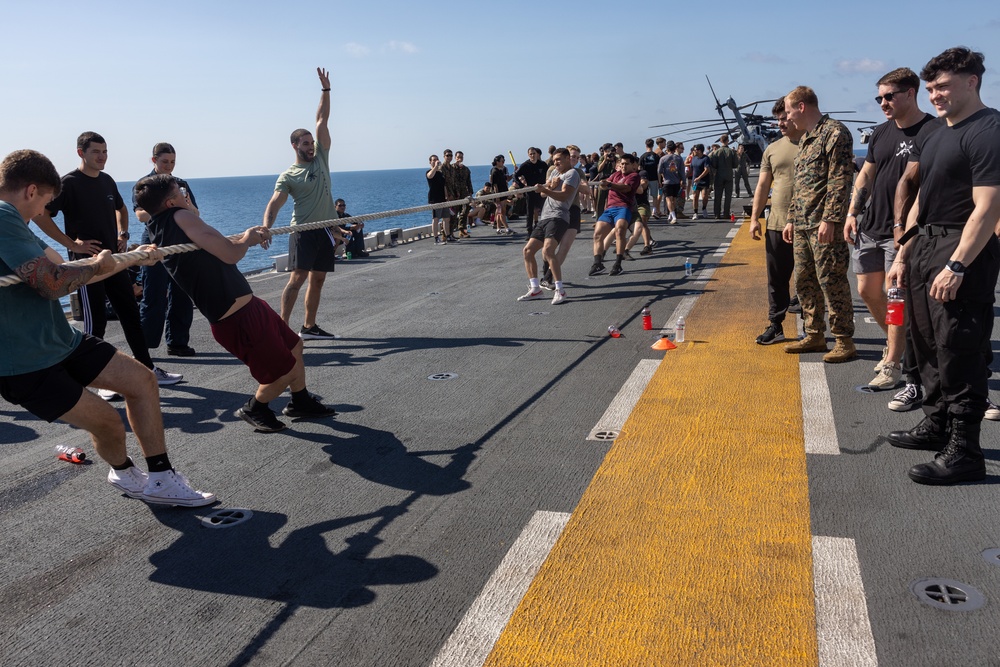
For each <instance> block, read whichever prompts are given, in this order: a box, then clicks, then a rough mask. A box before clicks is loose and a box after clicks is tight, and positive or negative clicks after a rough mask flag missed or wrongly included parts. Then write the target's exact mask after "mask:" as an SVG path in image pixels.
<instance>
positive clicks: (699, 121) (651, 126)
mask: <svg viewBox="0 0 1000 667" xmlns="http://www.w3.org/2000/svg"><path fill="white" fill-rule="evenodd" d="M718 122H720V121H718V120H716V119H715V118H702V119H701V120H686V121H684V122H682V123H663V124H661V125H650V126H649V127H650V128H654V127H674V126H676V125H694V124H695V123H718Z"/></svg>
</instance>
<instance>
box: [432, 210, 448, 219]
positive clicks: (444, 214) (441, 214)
mask: <svg viewBox="0 0 1000 667" xmlns="http://www.w3.org/2000/svg"><path fill="white" fill-rule="evenodd" d="M431 213H432V214H433V215H432V216H431V217H432V218H438V219H439V220H440V219H441V218H450V217H451V216H453V215H454V213H453V212H452V210H451V209H450V208H436V209H434V210H433V211H431Z"/></svg>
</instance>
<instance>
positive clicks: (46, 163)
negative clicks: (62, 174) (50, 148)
mask: <svg viewBox="0 0 1000 667" xmlns="http://www.w3.org/2000/svg"><path fill="white" fill-rule="evenodd" d="M29 185H34V186H36V187H38V188H39V189H45V190H52V191H53V195H58V194H59V190H61V189H62V182H61V181H60V180H59V172H58V171H56V168H55V166H54V165H53V164H52V161H51V160H49V159H48V158H47V157H45V156H44V155H42V154H41V153H39V152H38V151H33V150H28V149H26V148H25V149H21V150H19V151H14V152H13V153H11V154H10V155H8V156H7V157H5V158H4V159H3V162H0V190H2V191H5V192H12V191H14V190H20V189H21V188H26V187H28V186H29Z"/></svg>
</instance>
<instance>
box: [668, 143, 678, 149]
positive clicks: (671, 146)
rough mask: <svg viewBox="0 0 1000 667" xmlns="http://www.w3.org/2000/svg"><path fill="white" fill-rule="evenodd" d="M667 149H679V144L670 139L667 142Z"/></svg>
mask: <svg viewBox="0 0 1000 667" xmlns="http://www.w3.org/2000/svg"><path fill="white" fill-rule="evenodd" d="M667 150H668V151H673V150H677V144H675V143H674V142H673V141H668V142H667Z"/></svg>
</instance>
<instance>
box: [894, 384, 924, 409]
mask: <svg viewBox="0 0 1000 667" xmlns="http://www.w3.org/2000/svg"><path fill="white" fill-rule="evenodd" d="M923 403H924V390H923V389H922V388H921V387H920V385H919V384H911V383H909V382H908V383H907V384H906V386H905V387H903V388H902V389H900V390H899V391H898V392H897V393H896V395H895V396H893V397H892V400H891V401H889V409H890V410H892V411H894V412H909V411H910V410H912V409H914V408H919V407H920V406H921V405H923Z"/></svg>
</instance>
